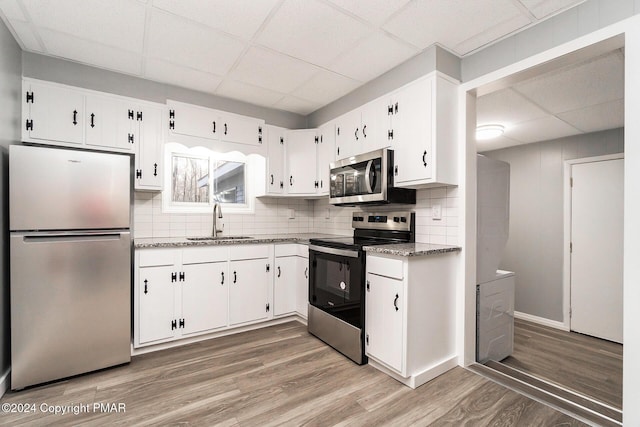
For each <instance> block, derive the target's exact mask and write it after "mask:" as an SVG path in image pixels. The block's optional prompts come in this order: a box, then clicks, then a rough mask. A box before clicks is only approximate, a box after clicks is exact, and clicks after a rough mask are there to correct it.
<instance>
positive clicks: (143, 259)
mask: <svg viewBox="0 0 640 427" xmlns="http://www.w3.org/2000/svg"><path fill="white" fill-rule="evenodd" d="M179 252H180V249H147V250H139V251H138V266H139V267H160V266H163V265H173V264H175V263H176V260H177V255H178V253H179Z"/></svg>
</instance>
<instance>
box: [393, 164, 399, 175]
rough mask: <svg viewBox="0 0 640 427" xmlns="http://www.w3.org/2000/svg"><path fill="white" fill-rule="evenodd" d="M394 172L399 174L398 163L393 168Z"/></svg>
mask: <svg viewBox="0 0 640 427" xmlns="http://www.w3.org/2000/svg"><path fill="white" fill-rule="evenodd" d="M393 174H394V175H395V176H398V165H396V166H395V167H394V168H393Z"/></svg>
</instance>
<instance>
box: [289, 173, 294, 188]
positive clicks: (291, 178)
mask: <svg viewBox="0 0 640 427" xmlns="http://www.w3.org/2000/svg"><path fill="white" fill-rule="evenodd" d="M289 185H290V186H292V185H293V175H291V176H290V177H289Z"/></svg>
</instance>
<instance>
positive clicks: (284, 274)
mask: <svg viewBox="0 0 640 427" xmlns="http://www.w3.org/2000/svg"><path fill="white" fill-rule="evenodd" d="M297 259H298V257H295V256H287V257H278V258H276V269H275V271H274V274H275V279H274V280H273V315H274V316H280V315H282V314H289V313H293V312H294V311H295V310H296V282H297V281H298V280H299V278H298V275H297V274H296V272H297V266H298V263H297Z"/></svg>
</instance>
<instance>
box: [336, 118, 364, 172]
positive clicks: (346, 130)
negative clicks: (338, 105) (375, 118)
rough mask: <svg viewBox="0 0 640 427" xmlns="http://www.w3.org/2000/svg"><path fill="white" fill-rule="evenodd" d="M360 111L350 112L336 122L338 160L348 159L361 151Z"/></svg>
mask: <svg viewBox="0 0 640 427" xmlns="http://www.w3.org/2000/svg"><path fill="white" fill-rule="evenodd" d="M360 120H361V113H360V109H355V110H353V111H350V112H348V113H346V114H344V115H342V116H340V117H338V118H337V119H336V120H335V126H336V133H335V135H336V140H335V144H336V159H337V160H341V159H346V158H347V157H350V156H353V155H355V154H357V153H359V152H361V151H359V149H360V148H361V146H362V143H361V142H360V138H359V136H358V135H360V136H361V134H360V132H361V131H360Z"/></svg>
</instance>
